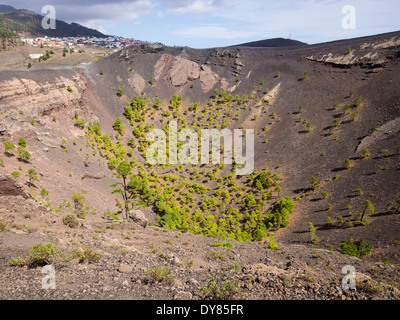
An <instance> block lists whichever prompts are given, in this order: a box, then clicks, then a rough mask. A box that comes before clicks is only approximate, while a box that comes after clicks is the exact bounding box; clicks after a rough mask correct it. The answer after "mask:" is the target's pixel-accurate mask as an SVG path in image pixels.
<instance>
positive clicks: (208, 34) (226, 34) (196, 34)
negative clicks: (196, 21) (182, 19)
mask: <svg viewBox="0 0 400 320" xmlns="http://www.w3.org/2000/svg"><path fill="white" fill-rule="evenodd" d="M174 34H177V35H181V36H185V37H192V38H207V39H240V38H246V37H250V36H254V35H256V34H257V33H256V32H248V31H236V30H229V29H228V28H226V27H221V26H219V25H216V24H210V25H201V26H196V27H186V28H183V29H181V30H178V31H175V32H174Z"/></svg>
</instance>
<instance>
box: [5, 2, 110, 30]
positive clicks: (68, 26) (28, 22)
mask: <svg viewBox="0 0 400 320" xmlns="http://www.w3.org/2000/svg"><path fill="white" fill-rule="evenodd" d="M42 19H43V16H41V15H39V14H37V13H35V12H32V11H29V10H25V9H18V10H17V9H15V8H13V7H12V6H9V5H0V36H2V37H6V38H10V37H15V36H16V35H17V34H20V33H29V34H31V35H32V36H50V37H76V36H92V37H106V35H105V34H103V33H101V32H99V31H97V30H94V29H90V28H87V27H84V26H82V25H80V24H78V23H74V22H72V23H67V22H64V21H62V20H56V29H47V30H45V29H43V28H42Z"/></svg>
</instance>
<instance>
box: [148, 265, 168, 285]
mask: <svg viewBox="0 0 400 320" xmlns="http://www.w3.org/2000/svg"><path fill="white" fill-rule="evenodd" d="M145 272H146V278H145V279H146V281H147V282H148V283H150V284H156V283H165V284H169V285H171V284H173V283H174V279H175V276H174V274H173V273H172V268H171V267H153V268H147V269H146V271H145Z"/></svg>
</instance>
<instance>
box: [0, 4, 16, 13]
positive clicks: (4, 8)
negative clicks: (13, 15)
mask: <svg viewBox="0 0 400 320" xmlns="http://www.w3.org/2000/svg"><path fill="white" fill-rule="evenodd" d="M15 10H17V9H15V8H14V7H12V6H9V5H8V4H0V12H10V11H15Z"/></svg>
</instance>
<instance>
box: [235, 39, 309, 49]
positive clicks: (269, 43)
mask: <svg viewBox="0 0 400 320" xmlns="http://www.w3.org/2000/svg"><path fill="white" fill-rule="evenodd" d="M307 45H308V44H307V43H304V42H301V41H297V40H291V39H284V38H274V39H266V40H259V41H253V42H246V43H242V44H238V45H235V46H233V47H251V48H267V47H271V48H277V47H295V46H307Z"/></svg>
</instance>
